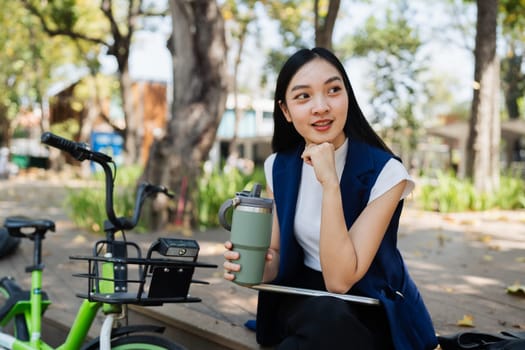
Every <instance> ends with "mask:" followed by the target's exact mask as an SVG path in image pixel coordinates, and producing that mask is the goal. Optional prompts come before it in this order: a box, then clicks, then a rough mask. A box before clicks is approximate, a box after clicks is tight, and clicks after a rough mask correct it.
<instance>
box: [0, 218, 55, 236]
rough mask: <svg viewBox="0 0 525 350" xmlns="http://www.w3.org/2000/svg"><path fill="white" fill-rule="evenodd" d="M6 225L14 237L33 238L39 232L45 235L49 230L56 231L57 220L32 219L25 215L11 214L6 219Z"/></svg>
mask: <svg viewBox="0 0 525 350" xmlns="http://www.w3.org/2000/svg"><path fill="white" fill-rule="evenodd" d="M4 227H5V228H6V229H7V231H9V234H10V235H11V236H14V237H26V238H32V237H34V236H35V235H37V234H40V235H42V237H43V236H44V235H45V233H46V232H47V231H48V230H51V231H55V222H54V221H52V220H47V219H31V218H28V217H25V216H10V217H8V218H7V219H5V221H4Z"/></svg>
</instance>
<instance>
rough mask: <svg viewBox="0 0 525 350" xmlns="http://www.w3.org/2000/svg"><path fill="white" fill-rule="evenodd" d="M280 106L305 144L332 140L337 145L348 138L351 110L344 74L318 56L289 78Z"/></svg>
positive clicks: (336, 146)
mask: <svg viewBox="0 0 525 350" xmlns="http://www.w3.org/2000/svg"><path fill="white" fill-rule="evenodd" d="M285 99H286V101H281V102H280V103H279V104H280V107H281V110H282V111H283V113H284V116H285V117H286V120H287V121H288V122H291V123H293V125H294V127H295V129H296V130H297V132H298V133H299V134H300V135H301V136H302V137H303V138H304V140H305V142H306V144H307V145H308V144H312V143H313V144H320V143H323V142H330V143H332V144H333V145H334V147H335V148H338V147H339V146H341V145H342V144H343V143H344V141H345V134H344V131H343V128H344V125H345V123H346V118H347V112H348V93H347V91H346V89H345V86H344V83H343V77H342V76H341V73H339V71H338V70H337V69H336V68H335V67H334V66H332V65H331V64H330V63H328V62H327V61H325V60H324V59H321V58H316V59H314V60H312V61H310V62H308V63H307V64H305V65H304V66H303V67H301V68H300V69H299V70H298V71H297V73H295V75H294V76H293V77H292V80H290V84H288V88H287V89H286V94H285Z"/></svg>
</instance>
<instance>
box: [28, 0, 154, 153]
mask: <svg viewBox="0 0 525 350" xmlns="http://www.w3.org/2000/svg"><path fill="white" fill-rule="evenodd" d="M20 1H21V2H22V3H23V4H24V6H25V7H26V8H27V10H28V11H29V12H30V13H31V14H32V15H34V16H36V18H38V20H39V21H40V24H41V26H42V29H43V30H44V31H45V32H46V33H47V34H48V35H49V36H51V37H55V36H64V37H68V38H70V39H72V40H73V41H75V42H88V43H91V44H95V45H99V46H102V47H104V48H105V49H106V53H107V54H108V55H110V56H113V57H114V58H115V60H116V63H117V70H118V78H119V82H120V93H121V94H120V95H121V100H122V105H123V111H124V117H125V120H126V126H125V128H122V127H120V126H118V125H117V124H115V123H114V122H113V121H112V120H111V119H110V118H109V116H108V115H105V114H104V113H101V116H102V117H103V118H104V119H105V120H106V121H107V122H108V123H109V124H111V125H112V126H113V128H114V129H115V130H117V131H118V132H120V133H121V134H122V136H123V138H124V143H125V146H124V147H125V150H126V162H127V163H135V162H136V161H137V160H138V159H139V157H140V147H141V145H142V137H141V124H140V121H139V120H138V116H137V113H134V108H133V103H132V101H133V94H132V89H131V86H132V81H131V77H130V73H129V65H128V58H129V54H130V47H131V43H132V39H133V34H134V33H135V31H136V30H137V28H138V26H139V24H140V21H139V19H140V17H142V16H145V15H147V12H146V10H147V9H145V8H144V6H143V2H144V1H143V0H126V1H124V0H123V1H114V0H100V2H99V5H98V12H96V14H95V16H96V19H97V20H96V21H94V23H96V26H93V23H89V22H87V21H85V20H83V17H84V16H86V14H87V13H91V14H93V13H94V12H95V11H96V7H95V6H94V4H93V3H90V2H82V3H79V2H78V1H75V0H65V1H60V2H56V1H51V2H41V1H35V0H20ZM81 14H82V16H81ZM88 57H89V56H88ZM100 111H103V109H102V108H100Z"/></svg>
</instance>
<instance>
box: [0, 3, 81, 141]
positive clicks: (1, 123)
mask: <svg viewBox="0 0 525 350" xmlns="http://www.w3.org/2000/svg"><path fill="white" fill-rule="evenodd" d="M0 23H1V25H2V30H0V48H1V49H0V81H1V82H2V84H3V86H4V89H2V90H1V91H0V134H1V135H0V145H2V146H4V145H7V143H8V141H9V139H10V138H11V136H12V133H13V131H14V130H12V129H13V128H14V127H15V125H13V123H16V120H15V117H16V115H17V114H18V112H19V111H20V110H21V109H22V108H24V109H25V110H35V111H42V113H43V115H42V118H41V123H42V125H41V126H40V128H41V129H44V130H47V128H48V125H47V124H48V123H47V121H48V119H47V117H48V116H47V115H46V113H45V110H46V109H45V108H44V106H43V105H44V100H46V97H47V95H46V94H47V91H48V89H49V87H50V86H52V85H53V84H56V83H57V81H58V80H59V79H60V78H61V77H60V76H59V74H57V73H56V72H57V69H58V67H59V66H61V65H64V64H68V65H69V66H76V65H77V64H78V62H79V56H78V55H77V54H76V53H77V50H76V48H75V47H73V45H71V43H70V42H68V41H66V40H64V39H61V38H51V39H49V38H47V36H46V34H45V33H43V32H42V31H41V30H40V27H39V26H38V22H37V20H36V19H35V18H34V17H32V16H27V11H26V10H25V9H24V7H23V6H22V5H21V4H20V3H19V2H16V1H14V2H13V1H11V2H7V3H5V4H4V6H3V11H2V12H0ZM36 132H37V131H36V130H35V133H36Z"/></svg>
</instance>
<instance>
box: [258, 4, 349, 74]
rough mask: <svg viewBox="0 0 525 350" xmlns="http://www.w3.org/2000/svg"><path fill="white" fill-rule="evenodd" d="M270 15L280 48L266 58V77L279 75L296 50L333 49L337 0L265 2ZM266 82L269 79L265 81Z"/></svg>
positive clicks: (337, 8) (337, 9)
mask: <svg viewBox="0 0 525 350" xmlns="http://www.w3.org/2000/svg"><path fill="white" fill-rule="evenodd" d="M262 2H263V4H264V5H265V7H266V9H267V12H268V14H269V16H270V17H271V18H273V19H275V20H277V21H278V23H279V33H280V34H281V38H282V41H283V43H282V48H280V49H272V50H271V52H270V53H269V55H268V60H267V65H266V67H265V68H266V74H267V75H271V74H273V73H275V72H278V71H279V69H280V68H281V66H282V65H283V64H284V61H285V60H286V58H288V56H289V55H290V54H291V53H292V52H293V51H295V50H297V49H298V48H303V47H312V46H313V45H315V46H322V47H326V48H328V49H332V47H333V43H332V40H333V38H332V37H333V31H334V27H335V23H336V20H337V17H338V13H339V8H340V3H341V1H340V0H325V1H322V0H315V1H314V2H313V6H312V2H311V1H309V0H301V1H297V0H285V1H276V0H264V1H262ZM267 80H268V79H267Z"/></svg>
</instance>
